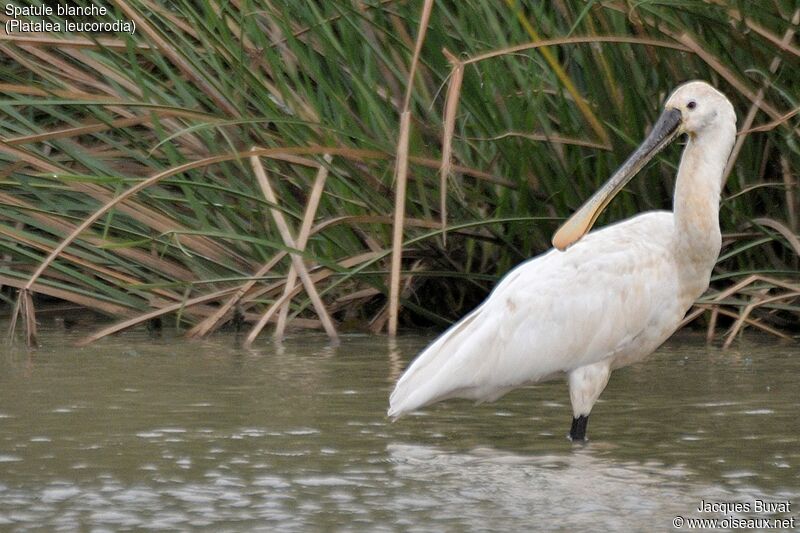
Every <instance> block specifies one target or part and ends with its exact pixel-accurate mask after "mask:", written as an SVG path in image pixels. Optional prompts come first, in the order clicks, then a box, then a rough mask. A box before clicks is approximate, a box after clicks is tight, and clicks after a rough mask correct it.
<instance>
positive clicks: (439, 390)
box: [387, 306, 483, 420]
mask: <svg viewBox="0 0 800 533" xmlns="http://www.w3.org/2000/svg"><path fill="white" fill-rule="evenodd" d="M482 307H483V306H480V307H478V308H477V309H475V310H474V311H472V312H471V313H470V314H469V315H467V316H465V317H464V318H463V319H461V320H460V321H459V322H457V323H456V324H454V325H453V326H452V327H451V328H450V329H449V330H447V331H446V332H445V333H443V334H442V335H441V336H440V337H439V338H438V339H436V341H435V342H434V343H433V344H431V345H430V346H428V347H427V348H426V349H425V350H424V351H423V352H422V353H421V354H420V355H419V356H417V358H416V359H415V360H414V362H413V363H411V366H410V367H408V369H406V371H405V372H404V373H403V375H402V376H401V377H400V379H399V380H398V381H397V385H395V388H394V391H393V392H392V394H391V396H390V397H389V411H388V413H387V414H388V415H389V416H390V417H392V418H393V419H395V420H396V419H398V418H400V417H401V416H403V415H405V414H407V413H410V412H412V411H415V410H417V409H419V408H420V407H423V406H425V405H428V404H431V403H434V402H437V401H440V400H444V399H445V398H448V397H452V396H453V393H454V392H455V391H456V390H457V389H458V386H457V384H456V383H454V382H453V381H452V380H451V379H448V374H451V373H450V372H448V369H447V368H445V367H446V366H448V365H447V363H448V362H452V361H453V360H454V358H455V357H456V355H457V353H458V351H459V349H460V348H462V344H463V339H465V338H467V337H468V335H467V334H466V331H467V330H468V329H469V328H470V327H471V326H472V325H473V322H474V321H475V319H476V318H477V317H478V315H479V314H480V312H481V308H482Z"/></svg>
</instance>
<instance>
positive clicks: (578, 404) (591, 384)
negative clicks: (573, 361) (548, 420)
mask: <svg viewBox="0 0 800 533" xmlns="http://www.w3.org/2000/svg"><path fill="white" fill-rule="evenodd" d="M610 375H611V361H610V359H604V360H602V361H599V362H597V363H593V364H591V365H586V366H581V367H578V368H576V369H575V370H573V371H572V372H570V373H569V377H568V381H569V398H570V402H571V403H572V416H573V418H572V428H571V429H570V430H569V438H570V440H573V441H575V440H581V441H582V440H586V423H587V422H588V421H589V413H591V412H592V407H593V406H594V403H595V402H596V401H597V398H599V397H600V393H601V392H603V389H605V388H606V384H607V383H608V378H609V376H610Z"/></svg>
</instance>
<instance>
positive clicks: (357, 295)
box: [0, 0, 800, 342]
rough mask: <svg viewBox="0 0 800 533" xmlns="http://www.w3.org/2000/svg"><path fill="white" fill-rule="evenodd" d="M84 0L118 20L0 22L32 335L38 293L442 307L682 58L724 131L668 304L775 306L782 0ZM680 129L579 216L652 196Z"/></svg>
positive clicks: (524, 234) (791, 187)
mask: <svg viewBox="0 0 800 533" xmlns="http://www.w3.org/2000/svg"><path fill="white" fill-rule="evenodd" d="M77 4H78V5H84V6H88V5H89V3H85V2H84V3H81V2H77ZM20 5H22V4H20ZM26 5H40V4H38V3H36V2H34V3H32V4H26ZM107 7H108V8H109V9H110V13H109V14H108V15H107V16H106V17H97V19H96V20H97V21H107V22H111V21H113V20H126V21H133V22H135V24H136V31H135V33H134V34H133V35H124V34H93V35H87V34H80V35H77V34H75V35H72V34H68V33H50V34H44V33H24V34H14V35H7V34H5V32H0V90H1V91H2V98H1V99H0V111H2V118H0V139H2V140H0V161H2V165H0V179H2V188H0V248H2V250H0V259H2V263H0V283H2V285H3V286H4V290H3V293H2V299H3V302H4V305H6V306H7V310H8V313H9V314H13V316H14V317H15V318H16V317H18V316H19V317H20V319H21V320H23V322H24V324H25V326H26V328H25V329H26V331H27V332H28V338H29V342H35V324H36V314H35V307H38V308H39V310H40V311H42V310H43V309H45V308H46V307H47V305H48V302H50V304H51V303H52V301H53V299H55V300H56V301H63V302H68V303H70V304H71V305H74V306H79V307H81V308H88V309H91V310H94V311H96V312H98V313H100V314H102V315H104V316H107V317H110V318H112V319H114V322H113V325H112V326H104V327H103V328H102V329H101V330H100V331H97V332H94V333H92V334H91V335H89V336H88V337H87V338H86V339H85V341H87V342H88V341H91V340H93V339H95V338H98V337H101V336H103V335H105V334H108V333H111V332H114V331H118V330H120V329H124V328H125V327H130V326H133V325H136V324H141V323H143V322H147V323H150V324H151V325H158V323H159V322H157V321H158V320H163V324H164V326H165V327H176V328H178V329H179V330H180V331H182V332H185V333H186V334H187V335H190V336H199V335H207V334H209V333H211V332H212V331H214V330H215V329H217V328H219V327H223V326H226V325H227V326H231V325H232V326H233V327H237V328H239V327H245V328H246V329H247V331H248V337H247V342H252V340H253V339H255V337H256V335H258V333H259V331H261V328H262V327H263V326H264V324H266V323H268V322H269V323H272V322H278V324H279V326H278V330H277V331H278V334H279V335H281V334H283V331H284V328H285V327H286V324H287V323H288V324H289V325H290V326H293V327H311V328H325V329H327V330H328V332H329V333H330V334H332V335H335V331H336V330H341V329H344V328H348V327H356V328H359V329H370V330H372V331H375V332H378V331H385V330H386V329H387V327H388V328H389V330H390V331H393V330H394V328H395V327H396V325H397V324H398V323H399V325H400V327H416V326H430V325H435V327H438V328H442V327H444V326H445V325H446V324H448V323H450V322H451V321H453V320H455V319H457V318H458V317H460V316H462V315H463V314H464V313H465V312H467V311H468V310H469V309H470V308H471V307H473V306H474V305H476V304H477V303H478V302H479V301H480V300H481V299H482V298H483V297H485V295H486V294H487V292H488V291H489V290H491V288H492V286H493V284H494V283H495V281H496V280H497V279H498V278H499V277H500V276H502V275H503V274H504V273H505V272H506V271H508V270H509V269H510V268H511V267H513V266H514V265H516V264H517V263H519V262H521V261H523V260H525V259H526V258H529V257H532V256H534V255H536V254H539V253H541V252H543V251H545V250H547V249H548V248H549V247H550V236H551V235H552V233H553V231H554V230H555V229H556V227H557V226H558V224H559V223H560V221H561V220H563V219H564V218H565V217H566V216H568V215H569V214H570V213H571V212H572V211H573V210H574V209H576V208H577V207H578V206H579V205H580V204H581V202H582V201H583V200H585V199H586V198H587V197H588V196H589V195H590V194H591V193H592V192H593V191H594V190H595V188H596V187H597V186H598V185H599V184H600V183H602V182H603V181H604V180H605V179H606V178H607V177H608V176H609V175H610V173H611V172H612V171H613V170H614V168H615V167H616V166H617V165H619V164H620V163H621V162H622V161H623V160H624V158H625V157H626V156H627V154H628V153H629V152H630V151H631V150H632V148H633V147H634V146H635V145H636V144H637V143H638V141H640V140H641V139H642V137H643V135H644V134H645V132H646V131H647V129H648V127H649V126H650V125H651V124H652V123H653V121H654V119H655V118H656V117H657V115H658V113H659V109H660V106H661V104H662V102H663V100H664V98H665V97H666V95H667V94H668V93H669V92H670V91H671V90H672V89H673V88H674V87H675V86H677V85H678V84H680V83H681V82H683V81H686V80H690V79H703V80H708V81H709V82H711V83H712V84H714V85H715V86H717V87H718V88H719V89H720V90H722V91H723V92H725V93H726V94H727V95H728V96H729V97H730V98H731V100H732V101H733V103H734V106H735V107H736V109H737V111H738V113H739V127H740V130H741V132H742V133H741V135H740V137H739V139H738V141H739V142H738V143H737V145H736V149H735V152H734V156H733V159H732V163H734V164H733V165H732V169H731V171H730V176H729V178H728V181H727V187H726V189H725V192H724V198H723V200H722V208H721V213H720V218H721V225H722V228H723V233H724V247H723V251H722V254H721V257H720V259H719V263H718V265H717V268H716V270H715V272H714V278H713V280H712V289H711V290H710V291H709V293H708V294H706V295H705V296H704V297H703V298H702V299H701V300H700V301H699V302H698V305H697V307H696V308H695V309H694V310H693V312H692V313H690V315H689V317H688V318H687V322H689V321H692V320H697V319H699V320H700V322H698V323H701V324H703V325H704V326H705V327H707V328H708V332H709V335H713V334H714V332H715V331H716V330H717V329H718V326H719V325H724V326H726V327H727V328H728V329H727V332H726V342H730V341H731V340H732V339H733V338H734V336H735V335H736V334H737V333H738V332H739V331H741V329H742V328H743V327H744V326H748V325H749V326H754V327H757V328H759V329H762V330H766V331H770V332H772V333H774V334H776V335H780V336H789V335H791V334H793V333H796V332H797V330H798V324H800V279H799V278H800V274H798V257H800V241H799V240H798V230H799V226H798V216H800V209H798V197H799V196H800V188H799V186H798V177H797V169H798V168H800V146H799V145H798V135H797V133H798V127H799V126H800V115H798V114H797V111H798V109H799V106H800V103H799V102H798V99H799V98H798V97H799V96H800V95H799V94H798V88H799V87H800V48H799V47H798V40H797V36H796V33H795V31H796V30H797V26H798V22H800V10H798V8H797V4H796V3H795V2H794V1H792V0H766V1H763V2H749V1H741V2H739V1H731V2H725V1H721V0H707V1H702V0H668V1H667V0H665V1H646V0H645V1H640V2H633V1H631V2H625V1H615V0H603V1H594V0H587V1H567V0H555V1H552V2H539V1H522V0H507V1H495V2H484V1H441V0H435V1H432V0H425V1H422V0H413V1H412V0H382V1H377V0H371V1H361V0H352V1H345V0H339V1H330V2H328V1H326V2H320V1H316V0H286V1H282V0H231V1H227V2H212V1H208V0H192V1H189V0H174V1H169V2H157V1H155V0H130V1H125V0H119V1H115V2H113V3H110V4H108V5H107ZM3 18H4V20H3V22H5V21H6V20H8V17H7V16H5V15H3ZM32 20H42V19H38V18H35V17H34V18H33V19H32ZM48 20H50V21H57V20H59V19H58V18H57V17H50V18H49V19H48ZM82 20H84V21H85V19H82ZM62 22H63V21H62ZM542 43H545V44H547V46H544V45H543V44H542ZM415 49H416V50H417V52H418V53H417V54H415ZM252 147H258V150H257V151H256V152H255V154H256V155H257V157H251V155H253V154H252V153H251V152H250V149H251V148H252ZM679 150H680V147H679V146H673V147H672V148H670V149H668V150H667V151H665V152H664V153H663V154H662V155H661V156H660V157H659V158H658V159H657V161H656V162H654V163H652V164H651V165H650V166H649V167H648V168H647V169H645V171H644V172H643V176H641V177H640V178H638V179H636V180H635V181H634V182H633V183H632V185H631V186H630V187H629V188H628V189H627V192H626V193H624V194H622V195H621V196H620V197H619V198H618V199H617V200H616V201H615V202H614V203H613V204H612V205H611V207H610V209H609V210H608V212H607V213H606V214H605V215H604V216H603V218H602V220H600V221H599V224H601V225H602V224H605V223H609V222H611V221H614V220H618V219H621V218H624V217H627V216H631V215H633V214H634V213H636V212H638V211H642V210H647V209H668V208H670V204H671V192H672V188H673V180H674V175H675V171H676V164H677V161H678V158H679ZM289 251H294V252H296V253H295V254H294V257H295V258H302V261H298V260H297V259H295V260H294V262H292V259H291V256H292V254H288V253H287V252H289ZM393 258H394V271H393V269H392V265H393V262H392V260H393ZM298 276H299V277H300V279H299V280H298V279H297V277H298ZM45 297H46V298H45ZM62 309H63V307H62ZM328 317H330V319H328ZM718 318H719V319H720V320H719V321H718ZM87 333H88V332H87Z"/></svg>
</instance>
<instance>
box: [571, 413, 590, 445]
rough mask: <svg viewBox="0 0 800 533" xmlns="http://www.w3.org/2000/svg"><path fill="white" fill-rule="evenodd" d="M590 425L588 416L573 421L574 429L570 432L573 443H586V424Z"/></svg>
mask: <svg viewBox="0 0 800 533" xmlns="http://www.w3.org/2000/svg"><path fill="white" fill-rule="evenodd" d="M588 423H589V416H588V415H581V416H579V417H578V418H573V419H572V427H571V428H570V430H569V440H571V441H573V442H574V441H576V440H578V441H585V440H586V424H588Z"/></svg>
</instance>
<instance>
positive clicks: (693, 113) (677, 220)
mask: <svg viewBox="0 0 800 533" xmlns="http://www.w3.org/2000/svg"><path fill="white" fill-rule="evenodd" d="M665 107H666V110H665V113H664V115H662V118H661V119H660V120H659V122H658V123H657V124H656V125H655V126H654V128H653V132H652V133H651V135H650V136H649V137H648V139H647V140H646V141H645V143H643V145H642V147H641V148H640V149H639V150H637V151H636V152H635V153H634V154H633V155H632V156H631V158H630V159H629V160H628V161H627V162H626V163H625V164H624V165H623V166H622V167H621V168H620V170H619V171H618V172H617V173H615V175H614V177H612V179H611V180H610V182H609V184H608V185H607V186H606V187H604V188H603V189H601V190H600V191H599V192H598V193H597V194H596V195H595V196H594V197H593V198H592V199H590V200H589V201H588V202H587V203H586V204H585V205H584V207H583V208H582V209H581V210H580V211H578V212H577V213H576V214H575V215H574V216H573V217H572V218H571V219H570V221H568V222H567V224H565V225H564V226H563V227H562V230H561V232H560V233H559V234H557V235H556V237H555V238H554V242H556V244H557V245H559V246H560V247H561V248H564V247H567V246H569V245H570V244H571V243H572V242H574V241H576V240H578V239H580V240H579V241H578V242H576V243H575V244H574V245H572V246H570V247H569V248H567V249H566V250H565V251H559V250H555V249H554V250H550V251H548V252H546V253H544V254H542V255H540V256H538V257H535V258H533V259H530V260H528V261H526V262H524V263H522V264H521V265H519V266H517V267H516V268H514V269H513V270H512V271H511V272H509V273H508V274H507V275H506V277H505V278H504V279H503V280H502V281H501V282H500V283H499V284H498V285H497V286H496V287H495V289H494V290H493V291H492V293H491V295H490V296H489V297H488V298H487V299H486V301H485V302H484V303H483V304H481V305H480V306H479V307H478V308H477V309H475V310H473V311H472V312H471V313H470V314H469V315H467V316H466V317H464V318H463V319H462V320H460V321H459V322H458V323H456V324H455V325H453V326H452V327H451V328H450V329H449V330H447V331H446V332H445V333H444V334H442V335H441V336H440V337H439V338H438V339H437V340H436V341H434V342H433V344H431V345H430V346H429V347H428V348H426V349H425V350H424V351H423V352H422V353H421V354H420V355H419V356H418V357H417V359H416V360H415V361H414V362H413V363H412V364H411V366H410V367H409V368H408V369H407V370H406V372H405V373H404V374H403V376H402V377H401V378H400V380H399V381H398V382H397V385H396V387H395V390H394V392H393V393H392V395H391V398H390V408H389V413H388V414H389V416H392V417H399V416H402V415H403V414H405V413H408V412H410V411H414V410H416V409H419V408H420V407H423V406H425V405H428V404H431V403H434V402H437V401H440V400H445V399H448V398H454V397H458V398H468V399H473V400H476V401H493V400H495V399H497V398H499V397H500V396H502V395H503V394H505V393H506V392H508V391H510V390H512V389H514V388H517V387H519V386H521V385H525V384H528V383H534V382H537V381H542V380H544V379H549V378H552V377H556V376H560V375H566V376H567V377H568V380H569V385H570V397H571V401H572V407H573V415H574V419H573V430H572V431H571V436H572V437H573V438H579V439H583V438H584V437H585V424H586V418H587V417H588V415H589V412H590V411H591V408H592V405H594V403H595V401H596V400H597V398H598V397H599V395H600V393H601V392H602V391H603V389H604V388H605V386H606V383H607V382H608V376H609V374H610V371H611V370H614V369H615V368H619V367H621V366H624V365H627V364H630V363H633V362H636V361H638V360H640V359H642V358H644V357H646V356H647V355H649V354H650V353H652V352H653V351H654V350H655V349H656V348H657V347H658V346H659V345H660V344H661V343H662V342H664V341H665V340H666V339H667V338H668V337H669V336H670V335H671V334H672V333H673V332H674V331H675V329H676V328H677V326H678V324H679V323H680V321H681V320H682V319H683V316H684V314H685V313H686V311H687V310H688V309H689V307H691V305H692V303H693V302H694V300H695V299H696V298H697V297H698V296H700V294H702V292H703V291H704V290H705V289H706V288H707V287H708V282H709V278H710V274H711V270H712V268H713V266H714V263H715V262H716V258H717V256H718V254H719V249H720V233H719V223H718V205H719V194H720V188H721V185H722V183H721V181H722V179H721V178H722V173H723V169H724V167H725V164H726V161H727V158H728V155H729V154H730V150H731V148H732V146H733V140H734V138H735V132H736V127H735V120H736V118H735V114H734V112H733V108H732V106H731V105H730V103H729V102H728V100H727V99H726V98H725V97H724V96H723V95H722V94H721V93H719V92H718V91H716V90H715V89H713V88H712V87H711V86H709V85H707V84H705V83H703V82H692V83H688V84H686V85H683V86H682V87H680V88H679V89H677V90H676V91H675V92H674V93H673V95H672V96H671V97H670V98H669V100H668V101H667V103H666V106H665ZM678 133H688V134H689V142H688V144H687V146H686V149H685V151H684V155H683V158H682V160H681V166H680V169H679V172H678V178H677V184H676V191H675V207H674V209H675V211H674V213H673V212H666V211H657V212H649V213H645V214H641V215H638V216H636V217H633V218H630V219H628V220H625V221H622V222H620V223H617V224H613V225H610V226H607V227H605V228H603V229H601V230H598V231H594V232H591V233H589V234H588V235H586V236H585V237H583V238H582V239H581V236H582V235H583V234H584V233H585V232H586V231H587V230H588V229H589V227H590V226H591V224H592V223H593V221H594V219H595V218H596V217H597V214H598V212H599V210H601V209H602V208H603V207H604V206H605V205H607V203H608V201H609V200H610V197H611V196H613V194H616V192H618V191H619V190H620V189H621V188H622V186H624V184H625V183H626V182H627V181H628V180H629V179H630V178H631V177H632V175H633V174H635V173H636V171H637V170H638V169H639V168H641V166H643V165H644V163H646V161H647V160H648V159H650V158H652V157H653V155H655V153H656V152H658V150H660V149H661V148H662V147H663V146H664V145H666V144H667V143H668V142H669V140H671V138H673V137H674V136H675V135H677V134H678ZM579 419H582V424H583V425H582V429H581V427H578V428H577V429H576V423H578V420H579ZM580 424H581V423H578V425H579V426H580Z"/></svg>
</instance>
